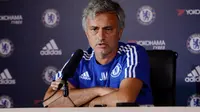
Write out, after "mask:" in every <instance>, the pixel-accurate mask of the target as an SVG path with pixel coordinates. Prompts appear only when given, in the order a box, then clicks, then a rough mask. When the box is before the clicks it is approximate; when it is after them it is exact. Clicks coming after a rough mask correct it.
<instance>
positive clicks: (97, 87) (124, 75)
mask: <svg viewBox="0 0 200 112" xmlns="http://www.w3.org/2000/svg"><path fill="white" fill-rule="evenodd" d="M124 21H125V14H124V11H123V9H122V8H121V7H120V5H119V4H118V3H116V2H113V1H111V0H90V2H89V4H88V6H87V7H86V8H85V10H84V12H83V18H82V26H83V29H84V31H85V34H86V36H87V39H88V41H89V44H90V46H91V48H90V49H88V50H87V51H85V52H84V56H83V58H82V60H81V62H80V64H79V66H78V68H77V69H76V73H75V74H74V76H73V78H70V79H69V80H68V83H69V84H68V85H69V98H71V100H72V101H73V103H74V104H75V105H76V106H91V107H93V106H95V105H107V106H116V103H120V102H136V103H138V104H152V94H151V89H150V82H149V63H148V56H147V53H146V51H145V49H144V48H143V47H141V46H139V45H136V44H125V43H121V42H119V40H120V38H121V36H122V32H123V29H124V27H125V22H124ZM61 77H62V74H57V75H56V81H54V82H52V83H51V86H50V87H49V89H48V90H47V92H46V94H45V97H44V99H46V98H48V97H49V96H50V95H51V94H52V93H53V92H54V91H55V90H56V89H57V88H58V84H59V83H60V81H61ZM62 95H63V93H62V90H60V91H59V92H58V93H57V94H56V95H55V96H53V97H52V98H50V99H49V100H48V101H46V102H45V103H44V106H46V105H48V106H49V107H73V106H74V104H73V103H72V101H71V100H70V99H69V98H67V97H62ZM52 102H53V103H52Z"/></svg>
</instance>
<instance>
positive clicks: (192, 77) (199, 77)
mask: <svg viewBox="0 0 200 112" xmlns="http://www.w3.org/2000/svg"><path fill="white" fill-rule="evenodd" d="M185 82H200V66H196V67H195V69H194V70H192V71H191V72H190V73H189V74H188V75H187V77H186V78H185Z"/></svg>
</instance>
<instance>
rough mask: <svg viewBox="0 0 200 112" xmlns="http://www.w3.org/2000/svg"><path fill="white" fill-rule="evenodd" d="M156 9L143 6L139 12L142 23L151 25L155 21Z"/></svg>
mask: <svg viewBox="0 0 200 112" xmlns="http://www.w3.org/2000/svg"><path fill="white" fill-rule="evenodd" d="M155 18H156V13H155V10H154V9H153V8H152V7H150V6H142V7H141V8H139V10H138V12H137V20H138V21H139V23H141V24H142V25H150V24H151V23H153V22H154V21H155Z"/></svg>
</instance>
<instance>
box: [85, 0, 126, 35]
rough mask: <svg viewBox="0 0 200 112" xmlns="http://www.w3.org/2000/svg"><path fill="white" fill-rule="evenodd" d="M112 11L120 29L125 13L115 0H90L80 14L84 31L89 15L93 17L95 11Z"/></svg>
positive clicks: (123, 22)
mask: <svg viewBox="0 0 200 112" xmlns="http://www.w3.org/2000/svg"><path fill="white" fill-rule="evenodd" d="M104 12H113V13H115V14H116V15H117V18H118V26H119V28H120V29H123V28H124V27H125V13H124V10H123V9H122V8H121V7H120V5H119V4H118V3H117V2H114V1H112V0H90V1H89V3H88V6H87V7H86V8H85V9H84V11H83V15H82V27H83V29H84V30H85V31H86V27H87V26H86V21H87V18H88V17H89V16H90V17H92V18H94V17H95V16H96V14H97V13H104Z"/></svg>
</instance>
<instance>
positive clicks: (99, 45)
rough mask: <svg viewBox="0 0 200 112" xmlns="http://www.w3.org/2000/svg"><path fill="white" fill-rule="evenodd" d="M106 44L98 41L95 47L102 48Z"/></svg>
mask: <svg viewBox="0 0 200 112" xmlns="http://www.w3.org/2000/svg"><path fill="white" fill-rule="evenodd" d="M106 46H107V44H106V43H99V44H97V47H100V48H104V47H106Z"/></svg>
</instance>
